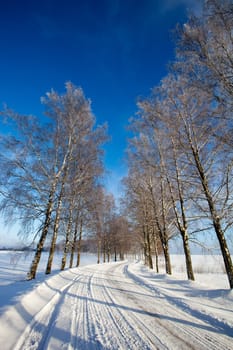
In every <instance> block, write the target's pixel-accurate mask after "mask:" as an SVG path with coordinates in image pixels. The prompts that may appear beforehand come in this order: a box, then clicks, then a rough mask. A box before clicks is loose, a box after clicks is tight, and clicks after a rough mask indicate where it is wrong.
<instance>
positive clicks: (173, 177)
mask: <svg viewBox="0 0 233 350" xmlns="http://www.w3.org/2000/svg"><path fill="white" fill-rule="evenodd" d="M176 34H177V41H176V60H175V62H173V63H172V64H171V65H170V67H169V73H168V74H167V76H166V77H164V79H162V81H161V82H160V84H159V85H158V86H156V87H154V88H153V90H152V93H151V95H150V96H149V97H148V98H144V99H141V100H140V101H139V102H138V113H137V115H136V116H135V118H132V119H131V122H130V129H131V132H133V133H134V135H133V137H132V138H131V139H130V140H129V146H128V152H127V154H128V165H129V173H128V176H127V177H126V178H125V179H124V188H125V200H124V202H125V205H126V206H127V208H128V212H129V215H130V217H131V220H132V221H133V222H134V223H135V228H136V229H137V231H139V232H140V233H141V239H142V243H143V247H144V255H145V259H146V263H147V264H148V265H149V266H150V267H151V268H152V267H153V261H152V254H153V253H155V255H156V256H157V252H159V251H160V250H162V251H163V253H164V257H165V262H166V263H165V265H166V272H167V273H168V274H170V273H171V272H172V271H171V262H170V256H169V241H170V239H171V238H172V237H174V236H175V235H179V236H180V238H181V241H182V245H183V251H184V254H185V259H186V270H187V277H188V279H191V280H193V279H194V272H193V268H192V259H191V252H190V237H191V238H192V239H195V237H196V234H197V232H198V233H199V234H200V232H203V233H204V232H205V233H206V237H207V241H208V235H210V234H211V233H214V234H215V236H216V238H217V242H218V244H219V248H220V252H221V254H222V256H223V261H224V266H225V270H226V273H227V276H228V280H229V285H230V288H233V265H232V259H231V254H230V248H231V249H232V246H231V245H230V246H229V242H232V240H231V236H232V225H233V219H232V218H233V152H232V150H233V148H232V145H233V138H232V135H233V133H232V131H233V115H232V113H233V4H232V2H231V1H228V0H223V1H218V0H207V1H206V2H205V3H204V5H203V12H202V13H201V14H200V15H199V16H198V17H195V16H193V15H190V18H189V20H188V22H187V23H186V24H185V25H184V26H179V27H178V28H177V30H176Z"/></svg>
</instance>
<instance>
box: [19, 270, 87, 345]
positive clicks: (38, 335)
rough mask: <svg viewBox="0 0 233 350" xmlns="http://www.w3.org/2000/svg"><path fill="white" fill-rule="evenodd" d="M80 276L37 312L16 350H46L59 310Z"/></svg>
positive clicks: (56, 293)
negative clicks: (67, 293)
mask: <svg viewBox="0 0 233 350" xmlns="http://www.w3.org/2000/svg"><path fill="white" fill-rule="evenodd" d="M79 278H80V276H77V277H75V278H74V279H73V280H72V281H71V282H69V283H68V284H66V285H65V286H63V287H62V288H61V290H59V291H57V292H55V294H54V295H53V297H52V298H51V299H50V301H49V302H48V303H46V304H45V305H44V306H43V308H42V309H41V310H40V311H39V312H37V313H36V314H35V315H34V317H33V318H32V320H31V322H30V323H29V324H28V326H27V327H26V329H25V331H24V332H23V333H22V335H21V336H20V338H19V340H18V341H17V343H16V344H15V346H14V350H29V349H30V350H40V349H41V350H44V349H45V346H46V342H47V340H48V339H49V338H50V336H51V333H52V331H53V329H54V322H55V320H56V316H57V314H58V312H59V309H60V307H61V305H62V303H63V302H64V298H65V295H66V292H67V291H68V290H69V288H70V287H71V286H72V285H73V284H74V283H75V282H77V281H78V279H79Z"/></svg>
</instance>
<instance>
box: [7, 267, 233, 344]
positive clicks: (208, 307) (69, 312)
mask: <svg viewBox="0 0 233 350" xmlns="http://www.w3.org/2000/svg"><path fill="white" fill-rule="evenodd" d="M25 283H27V282H25ZM201 294H202V295H200V289H198V293H197V291H195V285H194V284H192V283H191V282H189V281H182V282H181V281H179V280H177V279H175V278H171V277H166V276H164V275H156V274H155V273H152V272H150V271H149V270H148V269H146V268H145V267H144V266H143V265H141V264H140V263H132V264H127V263H126V262H124V263H110V264H101V265H89V266H86V267H81V268H78V269H72V270H66V271H63V272H61V273H59V274H55V275H53V276H51V277H49V278H47V279H45V280H44V281H43V282H42V283H40V284H38V285H37V286H35V288H33V289H32V290H31V291H29V292H27V293H26V294H25V295H24V296H23V297H20V299H19V301H18V302H17V303H16V304H15V305H12V306H10V307H9V308H7V309H6V311H5V312H4V313H3V314H2V315H1V316H0V324H1V327H0V349H4V350H8V349H12V350H21V349H25V350H26V349H35V350H37V349H40V350H42V349H43V350H44V349H57V350H58V349H59V350H60V349H69V350H71V349H81V350H83V349H86V350H92V349H99V350H100V349H104V350H107V349H109V350H110V349H123V350H127V349H135V350H136V349H137V350H138V349H140V350H141V349H172V350H173V349H179V350H180V349H216V350H217V349H219V350H220V349H221V350H223V349H224V350H230V349H233V307H232V304H233V303H232V301H233V300H232V299H233V298H232V292H230V291H227V290H222V291H221V295H219V294H216V295H208V293H207V291H205V290H204V289H203V290H202V291H201ZM221 303H223V304H221Z"/></svg>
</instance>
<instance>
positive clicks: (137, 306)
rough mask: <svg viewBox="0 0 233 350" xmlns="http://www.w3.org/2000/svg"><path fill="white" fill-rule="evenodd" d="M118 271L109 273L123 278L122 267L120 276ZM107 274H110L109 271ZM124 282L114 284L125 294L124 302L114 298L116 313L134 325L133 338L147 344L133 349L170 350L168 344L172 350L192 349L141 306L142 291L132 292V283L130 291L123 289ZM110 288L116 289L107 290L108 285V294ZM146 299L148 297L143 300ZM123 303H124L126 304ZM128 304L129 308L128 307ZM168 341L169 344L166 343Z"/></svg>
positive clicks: (116, 269)
mask: <svg viewBox="0 0 233 350" xmlns="http://www.w3.org/2000/svg"><path fill="white" fill-rule="evenodd" d="M124 265H125V264H124ZM118 270H119V267H117V266H115V267H113V268H112V270H111V272H112V273H113V274H115V275H116V276H117V275H120V276H123V271H122V266H120V270H121V271H120V274H119V271H118ZM108 272H110V270H109V271H108ZM121 278H122V277H121ZM108 281H109V282H110V283H111V282H112V280H111V279H108ZM125 282H126V281H123V285H122V281H120V282H119V281H116V284H117V285H118V289H119V290H121V291H122V292H123V293H125V295H126V296H127V298H125V297H124V299H125V300H123V299H122V298H119V295H118V294H117V295H115V296H114V297H115V303H116V306H117V307H118V311H119V312H121V315H122V317H124V318H125V320H126V321H127V322H128V324H132V325H134V336H136V337H137V338H138V339H139V340H141V341H142V340H143V341H144V343H145V344H147V346H146V347H142V344H141V345H140V343H139V344H137V345H136V346H135V349H139V348H140V349H141V348H142V349H170V348H171V347H170V346H169V344H173V346H172V349H187V347H188V348H189V349H193V348H192V346H191V344H190V343H187V341H186V340H185V339H183V338H180V337H179V335H178V334H174V332H173V331H171V330H170V329H169V328H167V324H166V325H165V324H164V322H162V321H160V319H159V317H158V315H156V317H155V314H153V313H151V312H149V311H148V310H145V309H144V308H143V307H142V306H141V302H142V299H141V298H142V296H143V291H142V292H140V294H139V293H138V288H136V290H137V292H136V293H135V292H134V289H135V283H134V281H133V286H134V287H132V286H131V288H130V289H131V290H129V291H128V288H127V287H126V288H125V287H124V284H125ZM126 283H127V282H126ZM128 283H129V282H128ZM111 284H112V283H111ZM112 288H113V289H116V286H115V285H112V287H110V288H109V285H108V286H107V287H106V290H107V291H108V293H109V290H111V289H112ZM132 289H133V291H132ZM138 294H139V295H140V303H138V300H137V297H135V296H134V295H136V296H137V295H138ZM144 294H145V293H144ZM147 297H148V295H147V296H146V297H144V298H147ZM150 297H151V298H152V297H153V296H152V295H150ZM112 301H113V302H114V299H112ZM124 302H126V304H125V303H124ZM129 302H130V305H131V306H128V304H129ZM126 305H127V306H126ZM160 307H161V305H160ZM168 339H169V342H168V341H167V340H168ZM130 349H134V347H133V348H132V347H131V348H130Z"/></svg>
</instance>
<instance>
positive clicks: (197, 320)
mask: <svg viewBox="0 0 233 350" xmlns="http://www.w3.org/2000/svg"><path fill="white" fill-rule="evenodd" d="M124 273H125V275H126V276H127V277H129V278H130V279H131V280H133V281H134V282H135V283H136V284H137V285H139V286H141V287H142V288H144V289H145V290H147V291H150V292H151V293H153V294H154V297H155V298H156V296H157V297H159V298H162V299H163V311H164V313H167V314H168V315H172V314H173V315H175V317H176V318H177V319H180V320H185V322H186V323H187V324H188V325H186V324H183V325H182V327H181V326H180V325H179V324H177V323H176V324H175V325H174V326H175V328H177V330H178V333H177V334H178V336H179V334H182V333H183V334H186V335H187V337H188V338H189V339H192V338H193V342H192V343H193V344H194V345H195V347H194V348H195V349H205V348H206V349H208V350H209V349H211V350H223V349H224V350H232V349H233V347H232V341H229V340H228V339H226V337H224V335H222V334H221V333H220V332H219V329H221V326H225V325H223V323H222V322H221V321H219V320H216V319H214V318H213V317H212V316H210V315H208V316H207V315H206V314H202V313H201V312H200V311H197V310H196V309H195V310H193V309H192V308H191V307H190V306H188V305H187V304H185V303H184V302H182V301H180V300H179V301H178V300H175V301H174V298H172V297H169V296H168V295H167V294H166V293H165V292H163V291H162V290H161V289H160V288H159V287H158V288H156V287H154V286H152V285H150V284H147V283H146V281H145V280H144V279H142V278H140V277H139V276H137V275H134V274H133V273H132V272H131V271H129V269H128V265H126V266H125V267H124ZM192 323H193V326H192ZM195 324H196V325H197V326H198V330H197V328H195ZM215 326H216V331H215V332H214V328H215ZM205 329H210V331H209V332H206V331H205ZM173 331H174V328H173ZM222 336H223V337H224V339H223V338H222ZM198 344H199V345H198ZM198 346H199V347H198Z"/></svg>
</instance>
